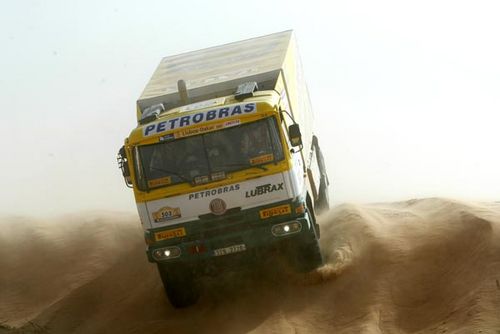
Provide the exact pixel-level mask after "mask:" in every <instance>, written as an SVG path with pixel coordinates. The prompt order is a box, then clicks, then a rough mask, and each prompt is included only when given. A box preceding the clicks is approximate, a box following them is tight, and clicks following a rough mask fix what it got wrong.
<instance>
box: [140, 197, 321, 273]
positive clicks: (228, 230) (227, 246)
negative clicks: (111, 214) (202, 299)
mask: <svg viewBox="0 0 500 334" xmlns="http://www.w3.org/2000/svg"><path fill="white" fill-rule="evenodd" d="M300 203H301V202H300V201H296V202H292V201H288V202H284V203H275V204H273V205H271V207H273V206H279V205H281V206H283V205H287V204H289V205H290V206H291V208H293V210H290V213H289V214H285V215H280V216H276V217H270V218H265V219H262V218H261V215H259V212H261V211H262V210H263V209H266V208H262V207H261V208H257V209H250V210H245V211H240V212H238V213H236V214H232V215H228V216H227V217H223V218H217V219H207V220H199V221H196V222H191V223H185V224H183V226H184V227H185V229H186V235H185V236H183V237H181V238H176V239H174V240H168V241H163V242H155V243H154V244H151V245H149V246H148V249H147V255H148V259H149V261H150V262H160V263H166V264H167V263H171V264H181V263H182V264H185V265H189V266H191V267H193V268H194V269H198V270H204V268H205V267H211V266H218V264H220V265H221V266H224V265H225V263H227V262H228V261H231V262H234V263H235V264H236V263H238V262H242V263H247V262H252V261H251V260H256V261H259V260H258V259H259V257H261V256H263V254H266V253H268V252H269V251H270V250H280V249H283V248H286V247H293V246H294V245H297V244H303V243H311V242H314V241H315V239H316V234H315V231H314V230H315V227H314V226H313V222H312V221H311V219H310V217H309V214H308V213H307V212H304V211H305V210H303V212H300V213H299V214H297V211H298V210H296V208H297V207H300V205H301V204H300ZM162 252H168V255H169V257H165V256H158V255H159V254H160V255H161V253H162ZM171 255H174V256H171ZM249 260H250V261H249Z"/></svg>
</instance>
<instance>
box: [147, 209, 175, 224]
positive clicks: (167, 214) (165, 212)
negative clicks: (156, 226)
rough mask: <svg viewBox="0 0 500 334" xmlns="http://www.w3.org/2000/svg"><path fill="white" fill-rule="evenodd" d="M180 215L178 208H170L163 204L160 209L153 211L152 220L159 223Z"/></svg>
mask: <svg viewBox="0 0 500 334" xmlns="http://www.w3.org/2000/svg"><path fill="white" fill-rule="evenodd" d="M180 217H181V209H180V208H171V207H169V206H165V207H163V208H161V209H160V210H158V211H156V212H153V220H154V222H155V223H161V222H164V221H167V220H172V219H177V218H180Z"/></svg>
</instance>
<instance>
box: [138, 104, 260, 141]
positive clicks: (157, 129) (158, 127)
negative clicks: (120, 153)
mask: <svg viewBox="0 0 500 334" xmlns="http://www.w3.org/2000/svg"><path fill="white" fill-rule="evenodd" d="M256 111H257V105H256V104H255V103H245V104H237V105H234V106H229V107H223V108H218V109H212V110H207V111H203V112H199V113H196V114H192V115H186V116H179V117H176V118H172V119H169V120H165V121H161V122H158V123H153V124H149V125H148V126H145V127H144V130H143V133H144V137H147V136H152V135H156V134H158V133H162V132H165V131H171V130H175V129H180V128H184V127H188V126H191V125H196V124H199V123H204V122H209V121H217V120H222V119H224V118H228V117H233V116H238V115H245V114H251V113H255V112H256ZM222 126H224V125H222Z"/></svg>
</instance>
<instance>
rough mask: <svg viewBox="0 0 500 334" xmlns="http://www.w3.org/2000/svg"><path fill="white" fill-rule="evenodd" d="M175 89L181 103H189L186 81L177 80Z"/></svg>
mask: <svg viewBox="0 0 500 334" xmlns="http://www.w3.org/2000/svg"><path fill="white" fill-rule="evenodd" d="M177 90H178V91H179V97H180V99H181V102H182V104H183V105H186V104H189V96H188V91H187V88H186V82H185V81H184V80H182V79H181V80H179V81H177Z"/></svg>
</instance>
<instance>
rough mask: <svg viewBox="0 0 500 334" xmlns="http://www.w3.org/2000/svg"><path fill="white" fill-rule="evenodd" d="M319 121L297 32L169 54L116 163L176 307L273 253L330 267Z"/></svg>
mask: <svg viewBox="0 0 500 334" xmlns="http://www.w3.org/2000/svg"><path fill="white" fill-rule="evenodd" d="M312 121H313V115H312V110H311V106H310V101H309V96H308V93H307V87H306V85H305V82H304V79H303V75H302V69H301V65H300V61H299V56H298V53H297V49H296V44H295V39H294V37H293V32H292V31H285V32H281V33H277V34H272V35H268V36H264V37H259V38H254V39H250V40H245V41H240V42H236V43H231V44H226V45H222V46H217V47H213V48H209V49H204V50H199V51H194V52H189V53H184V54H180V55H176V56H171V57H166V58H164V59H162V61H161V63H160V65H159V66H158V68H157V69H156V71H155V72H154V74H153V76H152V78H151V80H150V81H149V83H148V84H147V86H146V88H145V90H144V92H143V93H142V95H141V96H140V98H139V100H138V101H137V122H138V124H137V127H136V128H135V129H133V130H132V132H131V133H130V135H129V136H128V138H126V139H125V144H124V146H123V147H122V148H121V149H120V151H119V153H118V162H119V166H120V168H121V169H122V172H123V176H124V178H125V181H126V184H127V185H128V186H129V187H131V188H133V191H134V195H135V200H136V205H137V210H138V213H139V216H140V219H141V223H142V226H143V229H144V235H145V240H146V244H147V256H148V259H149V261H151V262H154V263H157V266H158V270H159V273H160V277H161V279H162V281H163V284H164V287H165V291H166V294H167V296H168V298H169V300H170V302H171V303H172V305H173V306H175V307H184V306H188V305H191V304H193V303H195V302H196V301H197V299H198V298H199V296H200V293H201V292H200V288H199V284H198V282H199V278H200V277H202V276H204V275H214V274H217V273H219V272H220V271H224V270H225V269H228V268H233V267H234V266H235V265H237V264H240V263H247V262H249V261H252V260H254V261H258V259H262V257H263V256H266V255H267V254H270V253H269V251H270V250H279V251H280V253H281V254H282V256H283V257H285V258H286V259H288V260H289V261H290V264H291V265H292V266H293V267H294V268H296V269H297V270H299V271H310V270H313V269H314V268H316V267H318V266H320V265H321V264H322V257H321V253H320V249H319V245H318V239H319V236H320V232H319V225H318V224H317V223H316V214H319V213H321V212H323V211H325V210H327V209H328V205H329V204H328V183H329V182H328V177H327V175H326V170H325V165H324V162H323V157H322V154H321V150H320V147H319V142H318V138H317V137H316V136H315V135H314V134H313V129H312ZM273 254H274V253H273Z"/></svg>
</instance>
